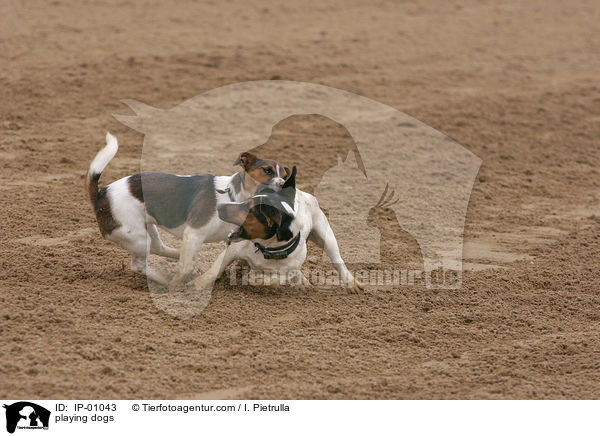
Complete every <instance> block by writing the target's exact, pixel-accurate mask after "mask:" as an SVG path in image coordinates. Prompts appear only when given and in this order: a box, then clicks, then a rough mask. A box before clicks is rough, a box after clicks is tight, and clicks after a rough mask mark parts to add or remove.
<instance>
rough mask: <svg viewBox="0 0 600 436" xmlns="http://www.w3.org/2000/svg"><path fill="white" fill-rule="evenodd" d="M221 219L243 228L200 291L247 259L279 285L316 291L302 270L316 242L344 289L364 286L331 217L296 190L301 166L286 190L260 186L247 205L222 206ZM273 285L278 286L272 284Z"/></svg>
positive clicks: (236, 232) (206, 275) (199, 285)
mask: <svg viewBox="0 0 600 436" xmlns="http://www.w3.org/2000/svg"><path fill="white" fill-rule="evenodd" d="M217 210H218V214H219V217H220V218H221V219H222V220H224V221H227V222H229V223H232V224H235V225H236V226H237V228H236V229H234V230H233V231H232V232H231V233H230V234H229V237H228V240H229V242H230V244H229V245H228V246H227V248H226V249H225V250H224V251H223V252H222V253H221V254H220V255H219V257H218V258H217V260H216V261H215V262H214V263H213V264H212V266H211V267H210V268H209V269H208V270H207V271H206V272H205V273H204V274H203V275H202V276H200V277H199V278H197V279H196V280H194V282H193V284H194V286H195V287H196V288H198V289H202V288H207V287H209V286H212V285H213V284H214V282H215V281H216V280H217V279H218V278H219V277H221V275H222V274H223V272H224V271H225V268H227V266H228V265H230V264H231V263H232V262H233V261H235V260H238V259H241V260H245V261H246V262H247V263H248V264H249V265H250V267H251V268H252V269H253V270H256V271H262V272H265V273H269V274H267V275H265V279H266V278H267V277H272V275H273V273H275V274H274V275H275V276H276V283H277V284H299V285H301V286H304V287H307V286H310V283H309V282H308V280H307V279H306V278H305V277H304V276H303V274H302V272H301V271H300V268H301V267H302V264H303V263H304V260H305V259H306V253H307V246H306V244H307V241H308V240H309V239H310V240H311V241H313V242H315V243H316V244H317V245H318V246H320V247H321V248H323V250H324V251H325V253H326V254H327V256H329V258H330V259H331V262H332V263H333V266H334V267H335V269H336V270H337V272H338V273H339V275H340V279H341V282H342V284H343V285H344V287H346V288H347V289H348V291H350V292H358V291H359V290H361V289H363V285H362V284H361V283H360V282H358V281H357V280H356V279H355V278H354V276H353V275H352V273H351V272H350V271H349V270H348V268H347V267H346V264H345V263H344V260H343V259H342V257H341V256H340V249H339V247H338V244H337V241H336V239H335V236H334V234H333V231H332V230H331V226H330V225H329V221H328V220H327V217H326V216H325V214H324V213H323V211H322V210H321V208H320V207H319V202H318V201H317V199H316V198H315V197H314V196H313V195H311V194H308V193H307V192H303V191H301V190H299V189H296V167H295V166H294V168H293V169H292V172H291V175H290V177H289V178H287V179H286V181H285V184H284V185H283V186H282V188H281V189H280V190H277V191H276V190H273V189H272V188H269V187H259V189H258V190H257V192H256V194H255V195H254V196H252V197H250V198H248V199H247V200H244V201H241V202H240V201H237V202H228V203H222V204H219V205H218V206H217ZM271 284H273V283H271Z"/></svg>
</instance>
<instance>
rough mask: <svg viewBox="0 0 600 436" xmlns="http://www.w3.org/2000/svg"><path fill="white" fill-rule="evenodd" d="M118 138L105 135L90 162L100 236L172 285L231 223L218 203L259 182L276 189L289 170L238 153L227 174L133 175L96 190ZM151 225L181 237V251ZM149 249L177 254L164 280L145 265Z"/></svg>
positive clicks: (238, 197) (139, 268) (240, 196)
mask: <svg viewBox="0 0 600 436" xmlns="http://www.w3.org/2000/svg"><path fill="white" fill-rule="evenodd" d="M118 148H119V146H118V143H117V138H115V137H114V136H113V135H111V134H110V133H107V134H106V146H105V147H104V148H103V149H102V150H100V152H98V154H97V155H96V157H95V158H94V160H93V161H92V163H91V164H90V167H89V170H88V173H87V178H86V187H87V192H88V195H89V198H90V201H91V203H92V207H93V208H94V212H95V213H96V219H97V221H98V227H100V232H101V233H102V236H103V237H104V238H106V239H108V240H110V241H113V242H116V243H117V244H119V245H120V246H121V247H123V248H125V249H126V250H128V251H129V252H130V253H131V269H132V270H134V271H136V272H139V273H142V274H146V275H147V277H148V278H149V279H151V280H154V281H156V282H158V283H160V284H163V285H167V284H168V285H169V289H170V290H173V289H176V288H178V287H179V286H181V285H182V284H183V283H184V282H185V281H186V280H187V279H189V277H190V275H191V273H192V270H193V266H194V265H193V262H194V257H195V256H196V254H197V253H198V250H199V249H200V247H201V245H202V244H203V243H204V242H216V241H223V240H225V239H226V238H227V235H228V234H229V233H230V232H231V230H232V229H233V228H234V227H235V226H234V225H232V224H230V223H228V222H225V221H223V220H221V219H219V217H218V215H217V213H216V212H217V206H218V205H220V204H222V203H225V202H231V201H235V202H239V201H243V200H246V199H247V198H249V197H251V196H252V195H253V194H254V192H255V190H256V188H257V187H258V186H259V185H261V184H264V185H266V186H269V187H270V189H272V190H274V191H277V190H279V189H280V188H281V186H282V185H283V184H284V181H285V180H284V179H285V177H287V176H288V175H289V174H290V171H289V169H288V168H284V167H283V166H281V165H279V164H278V163H277V162H275V161H273V160H264V159H259V158H257V157H256V156H255V155H254V154H252V153H249V152H244V153H242V154H241V155H240V156H239V158H238V159H237V160H236V162H234V165H241V166H242V170H241V171H240V172H237V173H235V174H233V175H232V176H213V175H210V174H205V175H193V176H178V175H173V174H164V173H142V174H134V175H131V176H128V177H124V178H122V179H119V180H117V181H116V182H113V183H111V184H110V185H108V186H106V187H104V188H102V189H100V190H98V180H99V179H100V175H101V174H102V171H103V170H104V168H106V166H107V165H108V163H109V162H110V161H111V160H112V158H113V157H114V156H115V154H116V153H117V150H118ZM156 226H160V227H161V228H164V229H166V230H167V231H168V232H170V233H172V234H173V235H175V236H176V237H178V238H180V239H183V243H182V246H181V252H180V251H179V250H177V249H174V248H170V247H167V246H165V245H164V244H163V242H162V241H161V239H160V236H159V234H158V230H157V228H156ZM149 253H154V254H158V255H160V256H166V257H171V258H175V259H179V263H178V265H177V272H176V273H175V276H174V277H173V278H172V280H170V282H169V280H168V279H167V278H166V277H165V276H164V275H163V274H161V273H160V272H158V271H154V270H152V269H150V268H149V267H148V265H147V261H146V260H147V256H148V254H149Z"/></svg>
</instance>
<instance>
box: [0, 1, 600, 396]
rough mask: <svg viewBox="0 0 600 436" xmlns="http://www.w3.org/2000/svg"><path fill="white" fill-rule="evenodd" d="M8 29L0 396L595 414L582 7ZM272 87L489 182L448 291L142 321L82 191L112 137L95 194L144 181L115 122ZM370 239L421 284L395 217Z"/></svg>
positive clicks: (24, 5)
mask: <svg viewBox="0 0 600 436" xmlns="http://www.w3.org/2000/svg"><path fill="white" fill-rule="evenodd" d="M0 9H1V10H0V12H1V13H0V53H1V55H0V56H1V59H2V68H1V69H0V120H1V123H0V132H1V134H0V167H1V168H2V169H1V172H0V196H1V198H2V207H1V208H0V238H1V239H0V261H1V262H2V265H1V274H0V288H1V294H0V301H1V304H0V336H1V337H2V341H1V344H0V375H1V376H0V396H1V397H10V398H90V399H92V398H137V397H144V398H598V397H599V396H600V335H599V334H600V323H599V321H600V312H599V304H600V276H599V273H598V260H599V255H600V250H599V248H598V242H599V238H600V191H599V182H600V179H599V174H598V171H599V170H598V168H600V152H599V147H598V138H599V137H600V85H599V83H598V78H599V74H600V38H599V37H598V35H599V34H600V25H599V23H600V4H599V3H598V2H597V1H573V2H560V1H530V2H527V3H526V4H523V2H518V1H510V2H502V3H501V4H498V5H496V4H495V3H494V2H490V1H484V2H480V1H465V2H460V3H459V2H446V1H402V2H385V1H381V2H367V1H346V2H342V1H339V0H333V1H332V0H325V1H321V2H317V3H315V4H314V5H311V6H309V5H305V4H303V3H300V2H298V3H290V2H277V3H272V2H266V1H257V0H250V1H246V2H239V3H236V2H232V1H228V2H212V1H211V2H204V4H199V3H197V2H178V3H177V5H173V4H171V3H167V2H165V3H164V4H163V3H161V2H137V3H135V4H132V3H130V2H117V1H112V0H105V1H103V2H75V1H71V0H55V1H53V2H51V3H48V2H41V1H27V2H16V1H14V2H11V1H10V0H9V1H8V2H3V3H2V5H1V6H0ZM271 78H283V79H289V80H299V81H308V82H315V83H320V84H325V85H329V86H333V87H337V88H341V89H345V90H348V91H352V92H355V93H358V94H361V95H364V96H367V97H369V98H372V99H374V100H378V101H381V102H383V103H385V104H388V105H390V106H393V107H395V108H397V109H398V110H400V111H403V112H405V113H407V114H409V115H411V116H413V117H415V118H417V119H419V120H421V121H423V122H424V123H426V124H428V125H429V126H432V127H434V128H436V129H438V130H440V131H442V132H444V133H445V134H447V135H449V136H451V137H452V138H453V139H455V140H456V141H457V142H458V143H460V144H462V145H464V146H465V147H466V148H467V149H469V150H470V151H472V152H473V153H475V154H476V155H477V156H479V157H480V158H481V159H482V160H483V165H482V167H481V170H480V172H479V175H478V178H477V181H476V184H475V187H474V190H473V194H472V197H471V201H470V204H469V209H468V214H467V221H466V229H465V233H466V236H465V249H464V257H465V261H466V262H467V271H465V274H464V277H463V287H462V289H461V290H458V291H440V290H428V289H426V288H425V287H424V286H407V287H399V288H394V289H376V288H371V289H368V290H367V291H366V292H364V293H363V294H361V295H347V294H345V293H344V292H343V291H341V290H339V291H333V292H329V293H323V292H318V291H312V292H311V291H307V292H300V291H294V290H291V289H281V290H276V291H270V292H266V291H262V290H256V289H252V288H239V289H238V288H232V287H231V286H229V285H228V284H227V283H220V284H219V285H218V286H217V287H216V289H215V292H214V296H213V299H212V301H211V303H210V305H209V306H208V308H207V309H206V310H205V311H204V312H203V313H202V314H200V315H198V316H196V317H194V318H193V319H190V320H185V321H182V320H178V319H175V318H172V317H170V316H169V315H167V314H166V313H164V312H162V311H160V310H158V309H157V307H156V306H155V305H154V303H153V301H152V299H151V297H150V295H149V292H148V288H147V285H146V282H145V280H144V279H143V278H141V277H139V276H136V275H134V274H133V273H131V272H130V271H129V270H128V262H129V259H128V255H127V253H126V252H125V251H123V250H122V249H120V248H118V247H117V246H115V245H113V244H111V243H109V242H106V241H104V240H103V239H102V238H101V236H100V234H99V232H98V230H97V228H96V224H95V218H94V216H93V214H92V212H91V210H90V207H89V204H88V203H87V199H86V197H85V192H84V190H83V188H82V184H83V174H84V173H85V172H86V170H87V166H88V164H89V161H90V160H91V158H92V157H93V155H94V153H95V152H96V150H97V149H98V148H99V147H100V146H101V145H102V141H103V136H104V133H105V131H106V130H111V131H112V132H114V133H115V134H117V135H118V137H119V139H120V141H121V149H120V152H119V154H118V156H117V158H116V159H115V160H114V161H113V162H112V163H111V165H110V166H109V167H108V169H107V170H106V172H105V174H104V175H103V178H102V181H104V182H105V183H106V182H108V181H111V180H115V179H116V178H118V177H121V176H125V175H127V174H130V173H133V172H136V171H137V170H138V168H139V155H140V150H141V146H142V143H143V137H142V135H141V134H139V133H136V132H134V131H132V130H131V129H128V128H127V127H125V126H123V125H122V124H120V123H119V122H117V121H116V120H115V119H114V118H113V117H112V116H111V114H113V113H124V114H127V113H129V112H128V111H129V109H127V108H126V107H125V106H124V105H122V104H121V103H120V102H119V101H120V99H123V98H135V99H137V100H141V101H144V102H146V103H148V104H151V105H153V106H157V107H161V108H170V107H172V106H174V105H176V104H178V103H181V102H182V101H184V100H186V99H188V98H190V97H192V96H194V95H197V94H199V93H201V92H203V91H206V90H209V89H212V88H215V87H217V86H221V85H225V84H229V83H235V82H240V81H247V80H258V79H271ZM278 129H279V130H277V129H276V131H275V132H274V135H273V138H272V142H270V143H268V144H266V145H265V146H264V147H263V150H262V151H263V152H265V153H268V152H272V153H273V154H275V153H276V152H278V153H282V156H284V157H285V158H290V159H293V158H300V157H301V156H303V155H306V153H309V154H310V155H313V156H319V157H322V158H323V159H325V158H328V157H331V156H330V154H331V153H333V152H334V150H335V148H336V147H337V146H339V147H343V146H344V144H345V143H346V142H347V141H348V137H347V133H346V132H345V131H344V130H343V129H340V128H339V126H336V125H332V124H331V123H329V122H328V121H327V120H324V119H321V118H319V117H316V116H313V117H310V116H307V117H298V118H292V119H290V120H287V121H286V122H285V123H284V125H281V126H278ZM275 142H276V143H277V144H276V145H273V144H274V143H275ZM299 143H302V144H304V146H305V147H306V148H305V149H304V151H303V152H299V151H298V144H299ZM323 144H325V145H327V147H324V146H323ZM271 145H273V146H272V147H271ZM319 147H320V148H319ZM313 153H316V154H313ZM311 168H312V169H308V168H307V169H305V172H304V175H305V179H304V182H303V183H304V187H309V186H311V183H312V182H311V180H314V178H315V177H318V174H319V171H322V170H323V169H322V168H319V167H318V165H315V166H314V167H311ZM372 219H373V224H374V225H376V226H377V227H378V228H379V229H380V230H381V232H382V234H383V235H384V244H383V245H382V255H383V257H384V259H385V263H386V264H387V265H391V266H394V267H402V265H405V264H406V262H408V261H410V262H417V263H418V262H419V260H420V259H419V257H418V256H419V250H418V247H415V245H414V241H413V240H412V239H411V238H410V237H409V236H410V235H408V236H407V235H405V234H403V233H402V231H401V229H399V227H398V225H397V223H396V222H395V219H393V218H392V217H391V216H390V215H389V214H385V213H382V214H379V215H376V216H373V217H372ZM312 250H313V251H312V253H313V254H315V253H317V252H316V251H314V250H315V249H314V248H313V249H312ZM317 254H318V253H317Z"/></svg>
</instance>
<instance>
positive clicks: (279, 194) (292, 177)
mask: <svg viewBox="0 0 600 436" xmlns="http://www.w3.org/2000/svg"><path fill="white" fill-rule="evenodd" d="M288 174H289V177H287V179H286V180H285V181H284V184H283V185H282V186H281V189H280V190H275V189H273V188H271V187H270V186H268V185H262V186H259V187H258V190H257V192H256V194H255V195H253V196H252V197H250V198H249V199H248V200H246V201H242V202H239V203H223V204H220V205H218V206H217V212H218V213H219V218H221V219H222V220H223V221H226V222H228V223H232V224H235V225H236V226H238V227H237V228H236V229H234V230H233V231H232V232H231V233H230V234H229V236H228V237H227V239H228V241H229V242H235V241H239V240H242V239H270V238H272V237H273V236H276V237H277V240H278V241H287V240H289V239H291V238H292V237H293V236H294V235H293V233H292V231H291V229H290V225H291V223H292V221H293V220H294V217H295V211H294V201H295V199H296V167H295V166H294V168H293V169H292V170H291V172H288Z"/></svg>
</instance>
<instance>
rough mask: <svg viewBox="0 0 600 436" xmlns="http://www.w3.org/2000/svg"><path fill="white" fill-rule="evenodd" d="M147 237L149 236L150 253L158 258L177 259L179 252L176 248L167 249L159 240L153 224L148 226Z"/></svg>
mask: <svg viewBox="0 0 600 436" xmlns="http://www.w3.org/2000/svg"><path fill="white" fill-rule="evenodd" d="M147 230H148V235H149V236H150V253H152V254H158V255H159V256H164V257H171V258H173V259H179V250H178V249H177V248H171V247H167V246H166V245H165V244H164V243H163V241H162V240H161V239H160V235H159V234H158V229H157V228H156V225H154V224H148V227H147Z"/></svg>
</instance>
